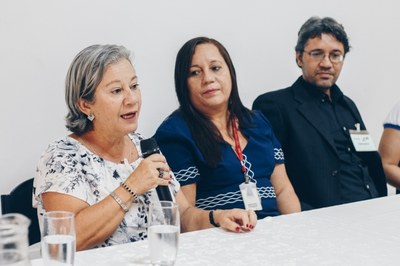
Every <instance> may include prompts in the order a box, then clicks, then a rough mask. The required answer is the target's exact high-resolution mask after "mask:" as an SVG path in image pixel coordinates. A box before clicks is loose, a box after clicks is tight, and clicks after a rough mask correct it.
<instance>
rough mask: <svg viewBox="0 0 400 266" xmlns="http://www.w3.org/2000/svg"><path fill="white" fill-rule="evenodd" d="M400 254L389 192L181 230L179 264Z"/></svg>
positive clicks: (81, 260) (121, 261)
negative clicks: (245, 224) (231, 224)
mask: <svg viewBox="0 0 400 266" xmlns="http://www.w3.org/2000/svg"><path fill="white" fill-rule="evenodd" d="M148 253H149V252H148V243H147V241H140V242H136V243H130V244H124V245H118V246H112V247H107V248H101V249H93V250H88V251H82V252H78V253H77V254H76V261H75V262H76V263H75V265H76V266H83V265H85V266H86V265H96V266H102V265H107V266H109V265H149V264H148V261H149V258H148ZM399 253H400V196H388V197H385V198H379V199H374V200H368V201H362V202H357V203H352V204H346V205H340V206H335V207H330V208H324V209H318V210H313V211H308V212H302V213H297V214H291V215H282V216H278V217H274V218H267V219H265V220H261V221H259V222H258V224H257V227H256V228H255V229H254V230H253V232H250V233H240V234H235V233H229V232H225V231H224V230H222V229H219V228H212V229H207V230H201V231H196V232H190V233H185V234H181V236H180V244H179V251H178V259H177V262H176V264H175V265H176V266H183V265H202V266H204V265H240V266H244V265H400V257H399V256H398V254H399ZM38 265H42V261H41V260H40V259H38V260H33V261H32V266H38Z"/></svg>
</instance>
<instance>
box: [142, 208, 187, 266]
mask: <svg viewBox="0 0 400 266" xmlns="http://www.w3.org/2000/svg"><path fill="white" fill-rule="evenodd" d="M179 233H180V217H179V208H178V204H177V203H175V202H172V201H159V202H158V201H157V202H154V203H152V204H150V210H149V227H148V239H149V247H150V260H151V263H152V265H160V266H172V265H174V264H175V260H176V255H177V253H178V244H179V243H178V242H179Z"/></svg>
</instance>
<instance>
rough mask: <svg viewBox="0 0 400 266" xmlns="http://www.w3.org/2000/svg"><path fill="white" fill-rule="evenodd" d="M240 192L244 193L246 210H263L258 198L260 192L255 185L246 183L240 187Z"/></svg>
mask: <svg viewBox="0 0 400 266" xmlns="http://www.w3.org/2000/svg"><path fill="white" fill-rule="evenodd" d="M239 188H240V192H241V193H242V198H243V202H244V206H245V208H246V210H253V211H259V210H262V207H261V200H260V197H259V196H258V191H257V187H256V184H255V183H252V182H248V183H247V184H246V183H245V182H244V183H242V184H240V186H239Z"/></svg>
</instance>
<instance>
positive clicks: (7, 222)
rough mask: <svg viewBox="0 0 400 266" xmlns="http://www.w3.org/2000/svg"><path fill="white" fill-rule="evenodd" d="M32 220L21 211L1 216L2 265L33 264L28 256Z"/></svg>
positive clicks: (22, 265)
mask: <svg viewBox="0 0 400 266" xmlns="http://www.w3.org/2000/svg"><path fill="white" fill-rule="evenodd" d="M29 224H30V220H29V219H28V218H27V217H25V216H24V215H22V214H19V213H9V214H5V215H3V216H0V265H7V266H17V265H18V266H26V265H31V264H30V262H29V258H28V227H29Z"/></svg>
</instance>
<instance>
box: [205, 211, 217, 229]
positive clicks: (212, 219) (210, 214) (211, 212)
mask: <svg viewBox="0 0 400 266" xmlns="http://www.w3.org/2000/svg"><path fill="white" fill-rule="evenodd" d="M208 219H209V220H210V224H212V225H214V226H215V227H219V225H218V224H216V223H215V221H214V211H210V212H209V213H208Z"/></svg>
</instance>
